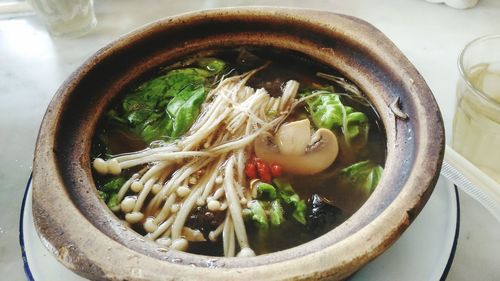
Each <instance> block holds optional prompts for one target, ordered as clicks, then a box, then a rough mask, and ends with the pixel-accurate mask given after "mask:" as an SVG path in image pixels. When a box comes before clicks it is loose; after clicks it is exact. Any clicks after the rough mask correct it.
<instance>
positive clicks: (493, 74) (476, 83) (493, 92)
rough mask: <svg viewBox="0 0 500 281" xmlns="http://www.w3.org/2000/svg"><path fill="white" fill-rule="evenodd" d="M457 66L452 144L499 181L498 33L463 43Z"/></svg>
mask: <svg viewBox="0 0 500 281" xmlns="http://www.w3.org/2000/svg"><path fill="white" fill-rule="evenodd" d="M458 68H459V71H460V77H459V80H458V85H457V105H456V111H455V118H454V120H453V137H452V146H453V148H454V149H455V150H456V151H457V152H459V153H460V154H462V155H463V156H464V157H465V158H467V159H469V160H470V161H471V162H472V163H473V164H475V165H476V166H477V167H479V169H481V170H482V171H484V172H485V173H486V174H488V175H489V176H490V177H492V178H493V179H494V180H495V181H496V182H498V183H500V35H489V36H484V37H481V38H478V39H476V40H474V41H472V42H470V43H469V44H468V45H466V46H465V48H464V50H463V51H462V53H461V55H460V57H459V62H458Z"/></svg>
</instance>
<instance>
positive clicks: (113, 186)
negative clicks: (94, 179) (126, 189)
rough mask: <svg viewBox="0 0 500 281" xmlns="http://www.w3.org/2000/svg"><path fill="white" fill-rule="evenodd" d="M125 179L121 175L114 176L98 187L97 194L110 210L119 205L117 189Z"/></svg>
mask: <svg viewBox="0 0 500 281" xmlns="http://www.w3.org/2000/svg"><path fill="white" fill-rule="evenodd" d="M126 181H127V180H126V179H125V178H122V177H118V178H114V179H112V180H110V181H108V182H107V183H105V184H104V185H103V186H101V188H100V190H99V191H100V192H99V195H100V196H101V198H102V199H103V200H104V201H105V202H106V205H108V207H109V208H110V209H112V210H114V209H115V208H117V207H118V206H119V203H120V202H118V191H120V188H121V187H122V186H123V185H124V184H125V182H126Z"/></svg>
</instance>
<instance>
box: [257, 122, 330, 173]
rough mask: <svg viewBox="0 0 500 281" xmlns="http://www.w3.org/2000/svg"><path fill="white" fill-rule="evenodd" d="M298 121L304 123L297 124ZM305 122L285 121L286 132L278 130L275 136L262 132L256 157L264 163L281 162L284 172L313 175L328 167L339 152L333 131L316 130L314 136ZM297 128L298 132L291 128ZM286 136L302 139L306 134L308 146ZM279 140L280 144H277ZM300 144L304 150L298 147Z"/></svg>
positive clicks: (279, 163)
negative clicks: (286, 122) (306, 127)
mask: <svg viewBox="0 0 500 281" xmlns="http://www.w3.org/2000/svg"><path fill="white" fill-rule="evenodd" d="M297 122H301V123H300V124H294V123H297ZM304 123H305V122H304V121H303V120H300V121H295V122H291V123H289V124H286V126H287V128H285V134H282V132H280V130H278V132H277V133H276V136H274V137H271V136H269V135H267V136H265V135H263V136H261V137H259V138H257V139H256V141H255V144H254V146H255V154H256V155H257V157H259V158H260V159H262V160H263V161H264V162H267V163H276V164H278V165H280V166H281V167H282V168H283V171H285V172H288V173H293V174H299V175H312V174H316V173H319V172H321V171H323V170H325V169H326V168H328V167H329V166H330V165H331V164H332V163H333V161H335V159H336V158H337V155H338V152H339V145H338V142H337V137H336V136H335V134H334V133H333V132H332V131H330V130H328V129H324V128H321V129H319V130H317V131H316V132H315V133H314V134H313V135H312V136H311V134H310V128H308V129H307V130H306V129H304V127H305V126H304ZM307 125H309V120H307ZM283 126H285V125H283ZM309 126H310V125H309ZM294 127H295V128H297V129H298V130H297V131H296V133H293V132H292V131H290V130H291V129H290V128H294ZM280 129H281V128H280ZM285 135H286V136H287V138H296V139H302V138H303V136H304V135H306V136H307V139H308V142H307V145H306V146H304V145H303V141H302V140H300V141H295V140H286V139H285V138H284V136H285ZM278 141H280V144H277V142H278ZM284 146H285V147H284ZM287 146H293V147H287ZM299 147H300V148H301V150H302V152H300V151H299V150H298V148H299Z"/></svg>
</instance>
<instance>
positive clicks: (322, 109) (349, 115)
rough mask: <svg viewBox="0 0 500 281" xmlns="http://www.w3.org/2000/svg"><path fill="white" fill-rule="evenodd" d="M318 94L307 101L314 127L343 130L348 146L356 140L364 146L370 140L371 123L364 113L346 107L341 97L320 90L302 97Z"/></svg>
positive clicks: (305, 93)
mask: <svg viewBox="0 0 500 281" xmlns="http://www.w3.org/2000/svg"><path fill="white" fill-rule="evenodd" d="M311 94H318V95H317V96H315V97H312V98H310V99H307V100H306V104H307V109H308V111H309V112H310V114H311V115H310V116H311V119H312V121H313V123H314V125H315V126H316V127H318V128H326V129H330V130H334V129H341V130H342V133H343V134H344V139H345V141H346V143H347V144H348V145H350V144H351V143H352V142H353V141H354V140H356V141H357V142H358V143H359V145H361V146H364V145H365V144H366V142H367V140H368V131H369V123H368V118H367V117H366V115H365V114H364V113H363V112H359V111H355V110H354V109H353V108H352V107H350V106H345V105H344V104H343V103H342V101H341V100H340V95H339V94H336V93H333V92H330V91H327V90H320V91H314V92H311V91H309V92H304V93H302V94H301V95H302V96H309V95H311Z"/></svg>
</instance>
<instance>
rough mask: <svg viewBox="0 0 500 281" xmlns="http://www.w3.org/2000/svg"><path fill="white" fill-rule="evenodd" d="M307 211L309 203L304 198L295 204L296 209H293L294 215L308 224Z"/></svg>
mask: <svg viewBox="0 0 500 281" xmlns="http://www.w3.org/2000/svg"><path fill="white" fill-rule="evenodd" d="M306 211H307V204H306V202H305V201H304V200H300V201H298V202H297V204H296V205H295V210H294V211H293V217H294V218H295V219H296V220H297V221H298V222H300V223H301V224H304V225H305V224H306Z"/></svg>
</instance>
